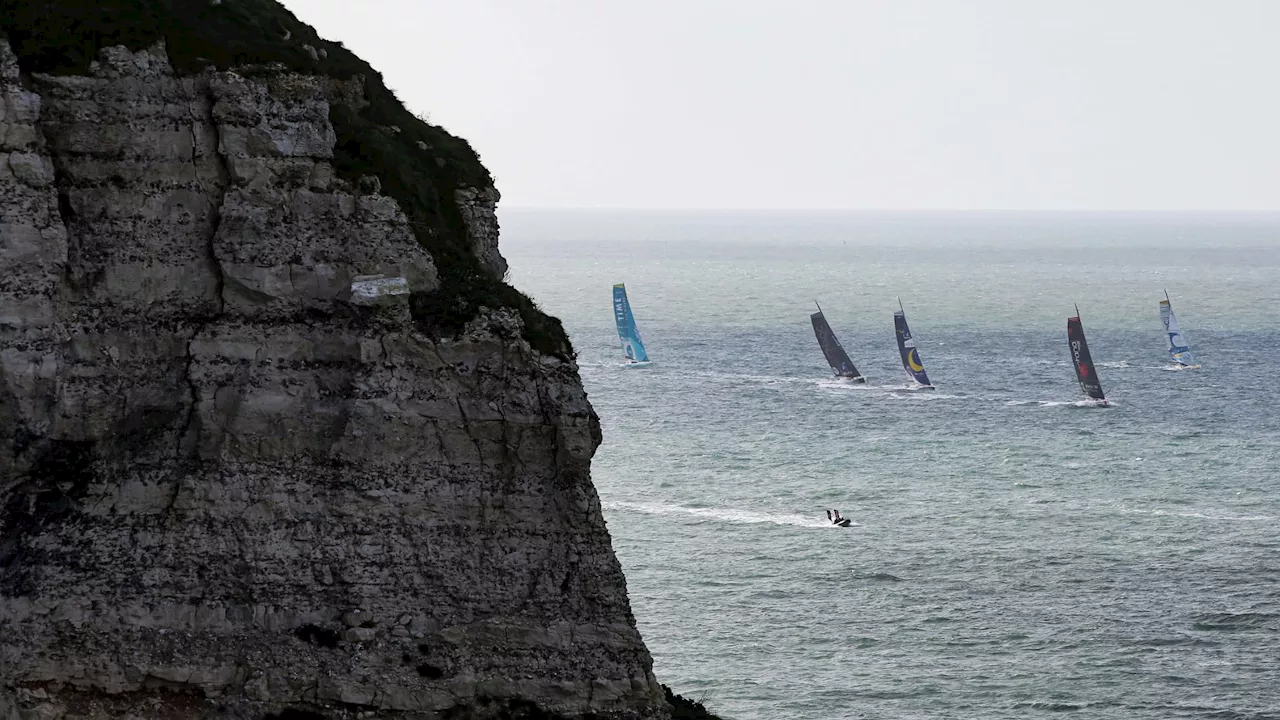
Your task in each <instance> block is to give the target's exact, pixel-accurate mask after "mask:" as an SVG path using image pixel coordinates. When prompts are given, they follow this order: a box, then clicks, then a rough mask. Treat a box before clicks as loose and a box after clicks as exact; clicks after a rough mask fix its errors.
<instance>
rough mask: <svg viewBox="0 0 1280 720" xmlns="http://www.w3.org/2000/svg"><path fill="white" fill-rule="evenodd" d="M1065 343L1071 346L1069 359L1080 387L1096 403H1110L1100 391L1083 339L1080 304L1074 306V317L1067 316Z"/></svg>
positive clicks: (1096, 375)
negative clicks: (1073, 366)
mask: <svg viewBox="0 0 1280 720" xmlns="http://www.w3.org/2000/svg"><path fill="white" fill-rule="evenodd" d="M1067 345H1068V347H1070V348H1071V360H1072V361H1073V364H1074V365H1075V366H1076V379H1077V380H1079V381H1080V389H1081V390H1083V391H1084V394H1085V395H1087V396H1089V398H1090V399H1092V400H1094V401H1095V404H1097V405H1110V404H1111V403H1109V402H1107V396H1106V395H1104V394H1103V393H1102V382H1101V381H1099V380H1098V369H1097V368H1095V367H1094V366H1093V358H1092V357H1091V356H1090V355H1089V344H1088V343H1087V342H1085V339H1084V324H1083V323H1081V322H1080V306H1079V305H1077V306H1076V314H1075V317H1069V318H1067Z"/></svg>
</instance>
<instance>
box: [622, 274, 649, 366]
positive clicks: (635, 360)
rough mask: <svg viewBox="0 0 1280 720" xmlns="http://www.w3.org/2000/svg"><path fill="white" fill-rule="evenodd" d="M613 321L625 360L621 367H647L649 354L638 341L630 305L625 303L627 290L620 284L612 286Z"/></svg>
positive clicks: (638, 335) (637, 332)
mask: <svg viewBox="0 0 1280 720" xmlns="http://www.w3.org/2000/svg"><path fill="white" fill-rule="evenodd" d="M613 319H614V320H615V321H616V322H617V323H618V339H619V340H621V341H622V355H623V357H624V358H625V359H626V362H625V363H623V367H634V366H638V365H648V364H649V353H647V352H645V350H644V343H643V342H641V341H640V331H639V330H637V329H636V319H635V316H634V315H632V314H631V303H629V302H627V288H626V287H625V286H624V285H623V284H622V283H618V284H617V285H614V286H613Z"/></svg>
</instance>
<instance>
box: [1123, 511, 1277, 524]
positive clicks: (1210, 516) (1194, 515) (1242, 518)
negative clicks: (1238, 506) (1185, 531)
mask: <svg viewBox="0 0 1280 720" xmlns="http://www.w3.org/2000/svg"><path fill="white" fill-rule="evenodd" d="M1120 513H1121V514H1123V515H1154V516H1157V517H1179V518H1191V519H1194V520H1225V521H1227V522H1272V521H1274V520H1275V519H1276V518H1275V517H1274V516H1272V515H1226V514H1221V513H1208V512H1194V511H1187V512H1175V511H1170V510H1146V509H1142V508H1120Z"/></svg>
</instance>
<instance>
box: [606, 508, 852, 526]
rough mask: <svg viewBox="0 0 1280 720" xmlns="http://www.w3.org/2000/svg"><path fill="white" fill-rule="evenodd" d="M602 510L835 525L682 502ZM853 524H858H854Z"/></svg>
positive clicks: (740, 522) (738, 522)
mask: <svg viewBox="0 0 1280 720" xmlns="http://www.w3.org/2000/svg"><path fill="white" fill-rule="evenodd" d="M603 506H604V509H605V510H613V511H621V512H635V513H642V514H644V515H683V516H686V517H690V518H700V519H703V520H707V521H714V522H727V523H733V524H736V525H756V524H768V525H790V526H793V527H806V528H828V527H835V526H834V525H832V524H831V523H829V522H827V521H826V520H825V519H824V518H821V517H809V516H807V515H800V514H790V513H760V512H752V511H750V510H731V509H726V508H695V507H685V506H683V505H663V504H660V503H631V502H607V503H604V504H603ZM854 524H855V525H856V524H857V523H854Z"/></svg>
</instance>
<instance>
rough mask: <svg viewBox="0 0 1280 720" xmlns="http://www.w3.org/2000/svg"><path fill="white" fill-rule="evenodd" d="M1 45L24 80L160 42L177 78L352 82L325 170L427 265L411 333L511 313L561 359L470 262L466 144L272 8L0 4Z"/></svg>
mask: <svg viewBox="0 0 1280 720" xmlns="http://www.w3.org/2000/svg"><path fill="white" fill-rule="evenodd" d="M5 35H7V37H8V38H9V40H10V43H11V44H12V46H13V49H14V52H15V53H16V54H17V55H18V60H19V64H20V65H21V67H22V69H23V71H24V72H28V73H31V72H43V73H54V74H84V73H86V72H87V71H88V68H89V64H90V62H92V61H93V60H95V59H96V58H97V56H98V51H99V50H100V49H102V48H104V47H109V46H112V45H124V46H126V47H128V48H129V49H130V50H134V51H136V50H140V49H142V48H145V47H149V46H151V45H153V44H155V43H156V42H157V41H159V40H163V41H164V42H165V45H166V47H167V49H168V53H169V58H170V60H171V62H172V63H173V65H174V69H175V70H176V71H177V72H179V73H199V72H201V71H203V70H204V69H205V68H207V67H209V66H215V67H218V68H221V69H231V68H244V67H246V66H262V65H267V64H271V63H279V64H281V65H283V66H284V67H285V68H288V69H289V70H293V71H295V72H299V73H305V74H311V75H325V76H329V77H333V78H338V79H343V80H347V79H350V78H352V77H355V76H360V77H362V78H363V80H364V94H365V99H366V100H367V101H368V103H367V104H366V105H365V106H364V107H361V108H351V107H346V106H343V105H338V104H336V103H335V104H334V105H333V109H332V111H331V113H330V120H331V121H332V122H333V126H334V130H335V131H336V133H337V136H338V143H337V146H336V147H335V148H334V154H335V157H334V167H335V169H336V170H337V171H338V174H339V175H340V176H341V177H343V178H344V179H347V180H350V181H352V182H355V181H358V179H359V178H360V176H362V175H375V176H377V178H378V179H379V181H380V183H381V186H382V192H384V193H386V194H387V195H389V196H391V197H393V198H395V200H396V201H397V202H398V203H399V204H400V207H401V209H402V210H404V212H405V214H406V215H407V216H408V218H409V221H410V223H412V225H413V228H414V233H415V235H416V236H417V238H418V242H420V243H422V245H423V246H424V247H426V248H427V250H428V251H429V252H430V253H431V255H432V257H434V258H435V261H436V266H437V269H438V270H439V274H440V282H441V287H440V289H439V290H437V291H435V292H432V293H419V294H415V296H414V297H412V298H411V299H410V307H411V309H412V312H413V316H414V319H415V321H416V322H417V324H418V326H419V327H420V328H421V329H422V330H424V331H426V332H428V333H431V334H433V335H435V336H443V335H456V334H457V333H458V332H460V331H461V330H462V329H463V327H464V326H465V325H466V323H467V322H468V321H470V320H471V319H472V318H474V317H475V316H476V314H477V313H478V312H479V310H480V307H481V306H488V307H493V308H497V307H505V308H513V309H515V310H517V311H518V312H519V313H520V316H521V318H522V319H523V320H524V324H525V338H526V339H527V340H528V341H529V343H530V344H531V345H532V346H533V347H534V348H536V349H537V350H539V351H540V352H543V353H545V354H548V355H553V356H557V357H561V358H567V357H569V356H570V355H571V354H572V349H571V347H570V344H569V339H568V336H567V335H566V334H565V332H564V329H563V327H562V326H561V325H560V321H559V320H557V319H556V318H553V317H550V316H548V315H546V314H545V313H543V312H542V311H541V310H539V309H538V308H537V307H536V306H535V305H534V303H533V301H532V300H530V299H529V298H528V297H526V296H525V295H524V294H522V293H521V292H520V291H518V290H516V289H515V288H513V287H511V286H510V285H508V284H506V283H505V282H503V281H501V280H499V279H496V278H494V277H492V276H491V275H490V274H489V273H488V272H486V271H485V269H484V268H483V267H482V265H481V264H480V261H479V259H478V258H477V257H476V256H475V254H474V253H473V252H472V251H471V247H470V242H469V240H468V238H467V232H466V226H465V224H464V223H463V218H462V215H461V213H460V211H459V209H458V206H457V203H456V202H455V200H454V191H455V190H458V189H460V188H484V187H488V186H491V185H492V184H493V179H492V178H491V177H490V175H489V172H488V171H487V170H486V169H485V168H484V166H483V165H481V164H480V160H479V158H478V157H477V156H476V153H475V151H474V150H472V148H471V146H470V145H469V144H468V143H467V141H466V140H463V139H461V138H457V137H454V136H453V135H451V134H449V133H448V132H447V131H445V130H444V129H443V128H440V127H437V126H435V125H430V124H428V123H425V122H423V121H422V120H420V119H418V118H417V117H415V116H414V115H413V114H412V113H410V112H409V111H408V110H407V109H405V107H404V105H403V104H401V103H400V101H399V99H397V98H396V96H395V93H394V92H392V90H391V89H390V88H388V87H387V86H386V83H384V82H383V79H382V75H381V74H380V73H378V72H377V71H376V70H374V69H373V68H372V67H370V66H369V64H368V63H366V62H364V61H363V60H361V59H360V58H358V57H356V56H355V55H354V54H352V53H351V52H350V51H349V50H347V49H346V48H344V47H343V46H342V44H341V43H335V42H328V41H326V40H322V39H320V37H319V35H317V33H316V31H315V30H314V29H313V28H311V27H310V26H308V25H306V24H305V23H303V22H301V21H300V20H298V19H297V18H296V17H295V16H294V15H293V13H291V12H289V10H287V9H286V8H285V7H284V6H282V5H280V4H279V3H278V2H275V0H221V1H220V2H216V1H215V0H0V36H5ZM308 45H309V46H310V47H311V48H312V49H313V50H314V54H313V51H312V50H308V49H307V48H306V47H305V46H308ZM419 143H423V145H425V146H426V148H427V149H426V150H423V149H422V146H420V145H419Z"/></svg>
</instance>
